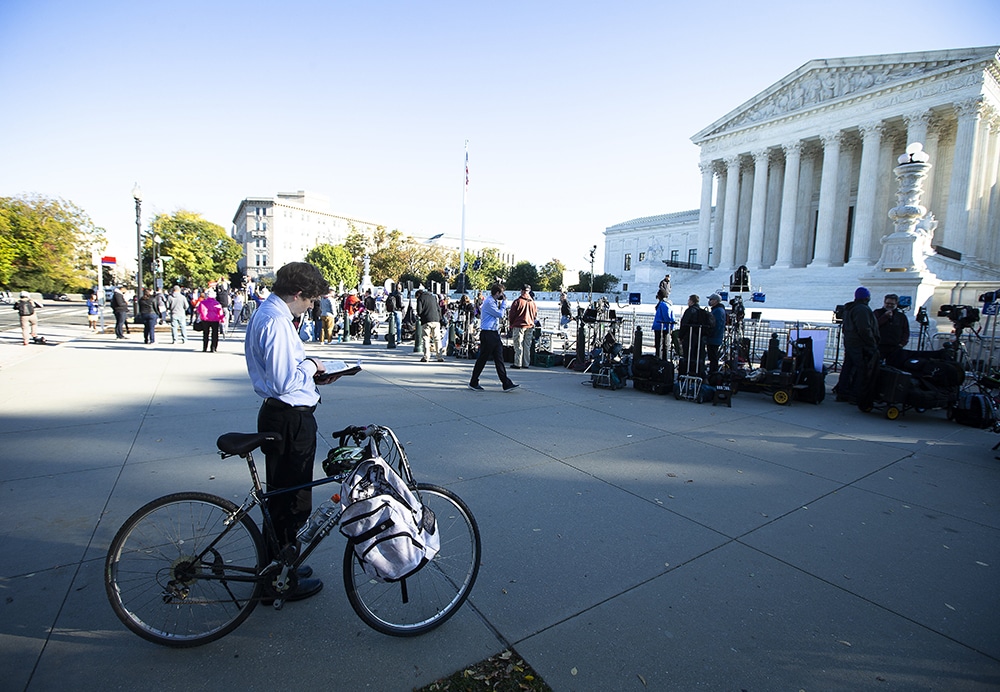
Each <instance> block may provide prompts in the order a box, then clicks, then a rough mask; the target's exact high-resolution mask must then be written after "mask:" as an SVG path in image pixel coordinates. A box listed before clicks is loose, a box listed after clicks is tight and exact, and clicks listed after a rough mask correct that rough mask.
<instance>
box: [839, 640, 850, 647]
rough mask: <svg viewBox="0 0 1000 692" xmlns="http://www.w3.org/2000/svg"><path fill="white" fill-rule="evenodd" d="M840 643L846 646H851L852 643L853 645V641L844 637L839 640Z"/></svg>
mask: <svg viewBox="0 0 1000 692" xmlns="http://www.w3.org/2000/svg"><path fill="white" fill-rule="evenodd" d="M839 643H840V644H843V645H844V646H850V645H851V643H850V642H845V641H844V640H843V639H840V640H839Z"/></svg>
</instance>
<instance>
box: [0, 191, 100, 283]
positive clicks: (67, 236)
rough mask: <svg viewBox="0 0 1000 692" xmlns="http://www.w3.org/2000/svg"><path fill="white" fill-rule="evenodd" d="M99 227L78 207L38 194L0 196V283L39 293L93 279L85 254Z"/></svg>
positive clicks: (88, 255)
mask: <svg viewBox="0 0 1000 692" xmlns="http://www.w3.org/2000/svg"><path fill="white" fill-rule="evenodd" d="M105 243H106V241H105V239H104V230H103V229H101V228H97V227H95V226H94V224H93V222H92V221H91V220H90V218H89V217H88V216H87V214H86V213H84V212H83V210H81V209H80V208H79V207H77V206H76V205H74V204H73V203H72V202H68V201H66V200H62V199H50V198H48V197H43V196H41V195H27V196H23V197H0V286H4V287H5V288H8V289H24V290H29V291H38V292H41V293H56V292H64V291H65V292H69V291H83V290H84V289H86V288H87V287H89V286H91V285H93V284H94V282H95V278H96V277H95V276H94V271H93V265H92V263H91V254H92V251H93V250H94V249H97V250H99V251H100V250H103V248H104V247H105Z"/></svg>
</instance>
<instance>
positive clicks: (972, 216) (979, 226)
mask: <svg viewBox="0 0 1000 692" xmlns="http://www.w3.org/2000/svg"><path fill="white" fill-rule="evenodd" d="M995 115H996V113H995V111H994V110H993V107H992V106H990V105H988V104H987V105H984V106H983V109H982V112H981V116H980V126H979V135H978V147H977V151H976V155H975V156H973V158H972V165H973V171H974V172H973V175H972V180H971V181H970V183H969V184H970V186H971V190H970V194H969V200H970V202H971V206H970V207H969V233H970V234H971V236H970V238H969V242H970V243H971V248H972V254H973V256H974V257H975V258H976V259H979V260H985V259H986V258H987V257H988V256H989V246H990V244H991V241H990V238H989V237H988V236H987V234H986V215H987V213H988V209H987V205H988V204H989V199H990V185H992V183H993V181H991V180H990V172H989V169H990V168H995V166H993V165H992V162H993V161H996V156H997V151H996V147H995V146H994V143H993V142H994V138H993V136H992V134H991V132H992V130H993V124H992V123H993V118H994V117H995Z"/></svg>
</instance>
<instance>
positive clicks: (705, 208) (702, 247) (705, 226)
mask: <svg viewBox="0 0 1000 692" xmlns="http://www.w3.org/2000/svg"><path fill="white" fill-rule="evenodd" d="M698 168H700V169H701V208H700V209H699V211H698V245H697V253H698V262H700V263H701V265H702V266H703V267H706V268H707V267H708V248H709V245H710V244H711V242H712V238H711V236H712V183H713V182H714V181H715V164H713V163H712V162H711V161H702V162H701V163H699V164H698Z"/></svg>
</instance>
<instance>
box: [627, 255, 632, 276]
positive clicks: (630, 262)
mask: <svg viewBox="0 0 1000 692" xmlns="http://www.w3.org/2000/svg"><path fill="white" fill-rule="evenodd" d="M625 271H627V272H628V271H632V253H631V252H626V253H625Z"/></svg>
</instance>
